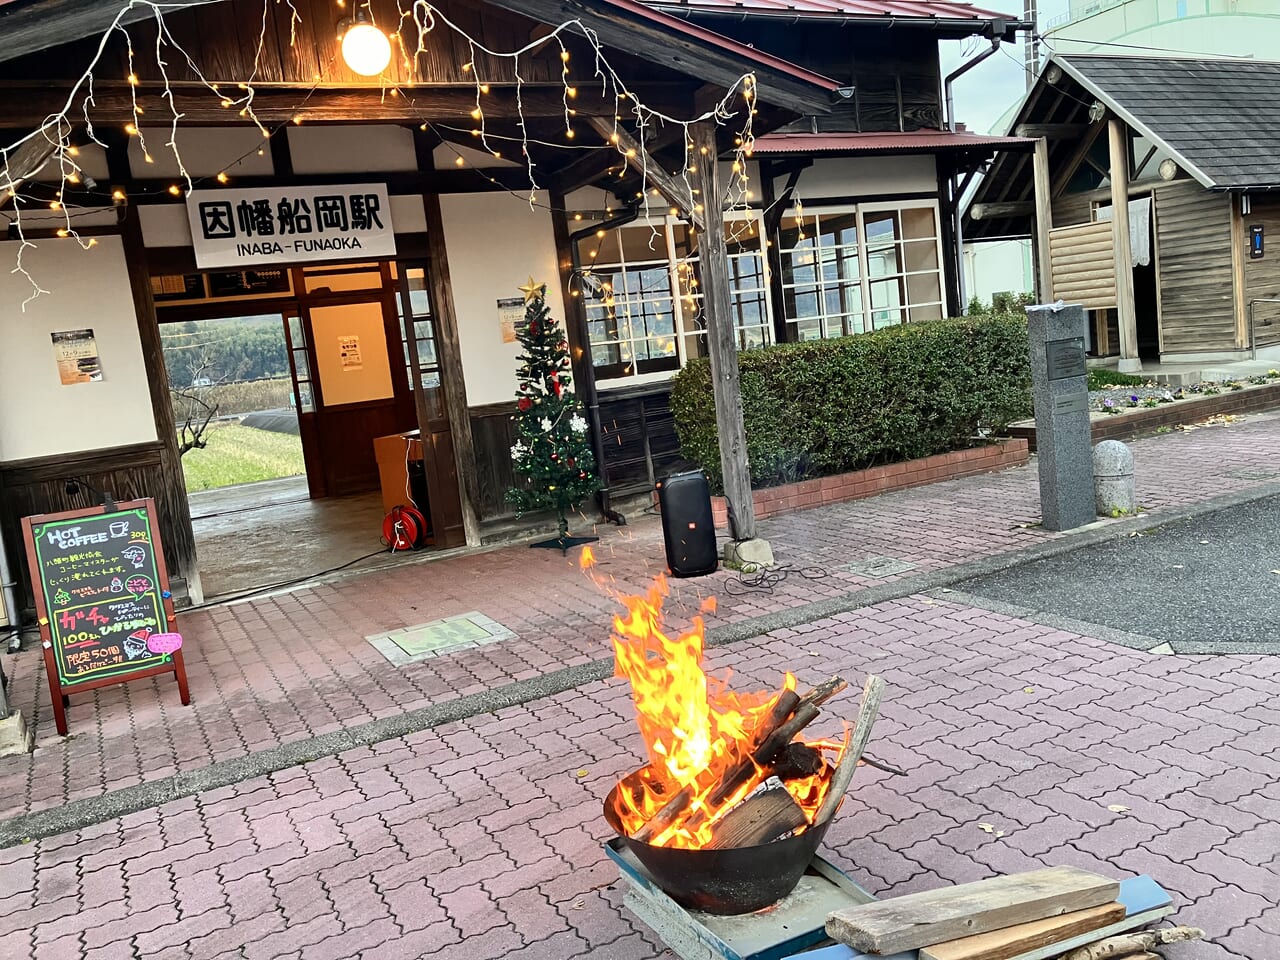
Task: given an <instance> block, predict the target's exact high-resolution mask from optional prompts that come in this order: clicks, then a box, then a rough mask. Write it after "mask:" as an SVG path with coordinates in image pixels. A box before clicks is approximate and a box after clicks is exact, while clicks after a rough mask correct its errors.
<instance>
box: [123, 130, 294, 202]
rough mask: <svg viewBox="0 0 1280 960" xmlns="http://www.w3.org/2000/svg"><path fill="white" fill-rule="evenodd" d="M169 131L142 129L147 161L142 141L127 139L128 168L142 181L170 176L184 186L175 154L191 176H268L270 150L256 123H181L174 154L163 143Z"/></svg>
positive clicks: (165, 142) (169, 133) (170, 132)
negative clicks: (230, 124) (242, 124)
mask: <svg viewBox="0 0 1280 960" xmlns="http://www.w3.org/2000/svg"><path fill="white" fill-rule="evenodd" d="M172 133H173V130H172V128H171V127H169V126H165V125H161V126H156V127H143V128H142V136H143V138H145V140H146V144H147V151H146V153H147V154H150V155H151V162H150V163H147V160H146V154H144V153H143V151H142V141H141V140H139V139H138V138H137V137H130V138H129V169H130V170H131V171H132V172H133V175H134V176H135V177H137V178H139V179H141V180H153V179H156V178H161V177H172V178H174V180H175V181H176V182H179V183H180V185H181V186H182V187H183V188H184V189H185V187H186V182H185V181H183V180H180V177H181V173H182V171H181V170H180V169H179V167H178V157H181V158H182V165H183V166H184V167H186V169H187V173H189V174H191V176H192V177H197V178H198V177H215V176H217V175H218V174H219V173H222V172H226V173H228V174H230V175H231V176H232V177H236V176H241V177H269V176H271V170H272V167H271V150H270V148H269V147H268V146H267V141H266V140H265V139H264V138H263V136H262V131H261V130H259V129H258V128H257V127H255V126H252V125H245V126H236V127H188V126H185V125H183V124H181V123H180V124H178V135H177V137H175V138H174V143H175V144H176V145H177V154H178V156H177V157H175V156H174V150H173V148H172V147H168V146H166V144H167V143H168V142H169V137H170V135H171V134H172ZM259 150H261V151H262V155H261V156H259V154H258V151H259Z"/></svg>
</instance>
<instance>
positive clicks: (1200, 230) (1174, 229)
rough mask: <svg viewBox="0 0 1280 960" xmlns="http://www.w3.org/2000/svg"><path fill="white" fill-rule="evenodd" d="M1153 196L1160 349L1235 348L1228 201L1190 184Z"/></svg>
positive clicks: (1189, 350)
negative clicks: (1161, 339) (1161, 341)
mask: <svg viewBox="0 0 1280 960" xmlns="http://www.w3.org/2000/svg"><path fill="white" fill-rule="evenodd" d="M1154 196H1155V218H1156V250H1157V256H1158V257H1159V262H1160V303H1161V317H1160V327H1161V333H1162V336H1163V349H1164V351H1165V352H1166V353H1199V352H1205V351H1216V350H1234V349H1235V348H1236V317H1235V292H1234V291H1235V288H1234V274H1233V270H1232V263H1231V199H1230V197H1229V196H1228V195H1226V194H1220V193H1209V192H1208V191H1207V190H1205V189H1204V188H1203V187H1201V186H1200V185H1199V184H1198V183H1194V182H1191V181H1186V182H1182V183H1175V184H1170V185H1169V186H1167V187H1160V188H1158V189H1157V190H1155V191H1154Z"/></svg>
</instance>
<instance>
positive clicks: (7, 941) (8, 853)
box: [0, 597, 1280, 960]
mask: <svg viewBox="0 0 1280 960" xmlns="http://www.w3.org/2000/svg"><path fill="white" fill-rule="evenodd" d="M711 656H712V661H713V662H712V666H713V668H714V669H723V668H731V669H732V670H734V671H735V673H736V675H737V681H736V684H737V685H739V686H741V687H744V688H745V687H750V686H756V685H758V686H769V685H772V684H773V683H774V682H776V680H777V677H778V673H779V671H780V670H781V669H783V668H784V667H787V666H791V667H794V668H796V669H797V670H798V672H799V673H800V675H801V680H802V682H808V681H814V680H816V679H819V678H821V677H823V676H825V675H827V674H828V673H830V672H832V671H839V672H842V673H844V674H845V675H847V676H849V677H850V678H853V679H855V682H857V681H858V680H860V679H861V677H862V675H863V674H864V672H866V671H874V672H877V673H879V674H881V675H882V676H884V677H885V679H886V680H887V681H888V684H889V692H888V696H887V698H886V701H885V704H884V707H883V711H882V715H881V719H880V721H879V724H878V725H877V728H876V731H875V738H874V740H873V746H872V751H871V752H872V753H873V755H875V756H878V757H879V758H881V759H883V760H886V761H888V762H890V763H894V764H897V765H899V766H901V767H903V768H904V769H905V770H907V771H908V775H907V776H906V777H902V778H896V777H890V776H888V775H886V774H882V773H879V772H877V771H874V770H872V769H870V768H866V767H864V768H862V769H861V770H860V771H859V773H858V776H857V778H856V779H855V781H854V789H853V795H852V796H851V798H850V800H849V801H847V802H846V804H845V806H844V809H843V810H842V811H841V812H840V813H839V815H838V818H837V820H836V823H835V825H834V826H833V828H832V830H831V832H830V833H829V835H828V838H827V841H826V844H825V853H826V855H827V856H829V857H830V858H831V859H833V860H834V861H835V862H836V863H838V864H839V865H840V866H842V867H843V868H845V869H846V870H848V871H849V872H850V873H851V875H852V876H853V877H854V878H855V879H856V880H858V881H859V882H860V883H862V884H863V885H865V886H866V887H867V888H869V889H870V890H871V891H873V892H874V893H877V894H886V893H889V892H892V893H894V894H901V893H906V892H910V891H915V890H921V889H925V888H928V887H931V886H935V885H938V884H941V883H944V882H956V881H968V880H976V879H980V878H983V877H986V876H990V875H993V874H994V873H997V872H1008V871H1016V870H1023V869H1029V868H1034V867H1037V866H1040V865H1043V864H1073V865H1077V866H1080V867H1084V868H1088V869H1094V870H1098V871H1101V872H1104V873H1107V874H1110V875H1114V876H1117V877H1124V876H1130V875H1133V874H1135V873H1150V874H1151V875H1153V876H1154V877H1155V878H1156V879H1157V880H1158V881H1159V882H1160V883H1162V884H1163V885H1164V886H1165V887H1166V888H1167V889H1169V890H1170V891H1171V892H1173V893H1174V894H1175V900H1176V904H1177V907H1178V912H1177V914H1176V917H1177V919H1178V920H1179V921H1182V922H1187V923H1192V924H1197V925H1199V926H1202V927H1204V928H1205V930H1206V931H1207V932H1208V934H1209V937H1210V938H1211V940H1212V942H1210V943H1204V944H1194V945H1186V946H1179V947H1178V948H1176V950H1177V952H1176V953H1172V952H1171V954H1170V955H1171V956H1172V957H1176V958H1178V960H1238V958H1249V960H1270V958H1273V957H1275V956H1276V954H1277V946H1280V907H1277V905H1276V904H1277V899H1278V898H1280V872H1278V864H1277V860H1276V858H1275V854H1276V849H1277V833H1278V830H1277V826H1276V823H1277V820H1278V819H1280V786H1278V785H1277V783H1278V782H1280V777H1278V774H1280V762H1278V761H1277V760H1276V754H1277V751H1278V748H1280V739H1278V736H1280V735H1278V734H1277V733H1276V731H1277V729H1280V727H1278V726H1277V721H1280V715H1278V713H1280V708H1277V706H1276V704H1277V702H1280V662H1277V661H1276V660H1274V659H1270V658H1262V657H1252V658H1251V657H1214V658H1208V657H1206V658H1198V657H1172V656H1170V657H1158V656H1152V655H1149V654H1144V653H1138V652H1135V651H1131V650H1127V649H1122V648H1118V647H1114V646H1109V645H1107V644H1104V643H1102V642H1100V641H1096V640H1091V639H1087V638H1082V637H1078V636H1074V635H1070V634H1065V633H1061V632H1058V631H1054V630H1052V629H1050V628H1047V627H1041V626H1038V625H1034V624H1029V623H1026V622H1022V621H1019V620H1017V619H1013V618H1009V617H1005V616H1001V615H998V614H994V613H990V612H987V611H983V610H978V609H974V608H969V607H965V606H962V605H959V604H956V603H953V602H950V601H946V600H934V599H929V598H927V597H910V598H907V599H904V600H900V601H890V602H885V603H881V604H879V605H876V606H874V607H870V608H866V609H863V610H860V611H857V612H855V613H849V614H841V615H839V616H837V617H833V618H831V619H828V620H824V621H820V622H816V623H813V624H809V625H806V626H803V627H800V628H795V629H789V630H781V631H777V632H775V633H773V634H770V635H768V636H766V637H762V638H759V639H757V640H752V641H743V642H740V643H737V644H734V645H731V646H728V647H723V648H718V649H716V650H714V651H713V652H712V655H711ZM855 706H856V695H854V694H852V693H850V694H845V695H843V696H842V697H840V698H839V699H837V700H835V701H833V702H832V704H831V708H832V709H831V710H830V711H829V712H830V714H832V715H831V716H829V717H828V718H826V719H824V722H825V724H826V727H825V728H819V729H825V730H827V731H829V732H835V724H836V718H835V714H843V715H845V716H849V715H851V714H852V713H853V711H854V709H855ZM630 713H631V711H630V704H629V701H628V699H627V694H626V690H625V688H623V687H622V686H621V685H620V684H619V683H618V682H616V681H605V682H597V683H591V684H587V685H584V686H583V687H581V688H579V689H575V690H573V691H569V692H567V693H564V694H562V695H559V696H555V697H551V698H548V699H545V700H541V701H537V702H535V703H530V704H527V705H525V706H521V707H514V708H510V709H506V710H503V711H500V712H498V713H496V714H488V715H484V716H477V717H473V718H470V719H468V720H465V721H461V722H456V723H450V724H447V725H444V726H441V727H437V728H435V729H432V730H427V731H422V732H420V733H416V734H413V735H410V736H408V737H405V738H404V739H400V740H394V741H387V742H384V743H382V744H379V745H377V746H375V747H372V748H359V749H355V750H352V751H349V752H347V753H343V754H341V755H339V756H336V757H329V758H325V759H321V760H319V761H316V762H314V763H310V764H307V765H306V766H302V767H296V768H293V769H290V770H288V771H284V772H281V773H279V774H274V775H272V776H269V777H262V778H257V779H253V780H248V781H246V782H243V783H240V784H237V785H235V786H233V787H228V788H223V789H219V790H214V791H210V792H207V793H205V794H203V795H201V796H199V797H195V798H189V799H184V800H180V801H176V802H173V803H169V804H166V805H163V806H161V807H159V808H157V809H148V810H144V811H141V812H139V813H136V814H131V815H129V816H127V817H125V818H123V819H118V820H111V821H108V822H105V823H102V824H99V825H96V826H93V827H90V828H88V829H85V830H83V831H80V832H78V833H69V834H64V835H61V836H56V837H52V838H49V839H43V840H38V841H35V842H33V843H31V844H28V845H23V846H17V847H13V848H10V849H7V850H3V851H0V902H3V903H4V904H5V910H4V911H3V914H2V915H0V956H3V957H6V958H10V957H12V958H14V960H21V958H32V960H53V958H61V957H70V958H93V960H97V958H108V957H119V958H133V957H145V958H148V960H151V958H175V960H176V958H191V960H207V958H214V957H227V958H231V957H236V958H247V960H257V958H263V960H265V958H274V957H280V958H284V957H288V958H305V960H323V958H345V957H352V958H354V957H360V958H368V960H395V958H418V957H426V956H431V957H436V958H440V960H489V958H493V960H497V958H508V960H510V958H526V960H529V958H547V960H568V958H575V957H583V958H586V957H590V958H599V960H647V958H657V957H660V956H663V953H662V947H661V945H660V944H659V943H658V942H657V941H656V940H655V939H654V936H653V934H652V933H651V932H650V931H648V930H647V929H646V928H645V927H644V926H643V925H642V924H640V923H639V922H638V921H636V920H635V919H634V918H633V917H632V916H631V915H630V913H629V912H628V911H627V910H626V909H625V908H624V907H623V906H622V904H621V890H620V889H619V887H618V884H617V880H618V877H617V872H616V869H615V868H614V866H613V864H612V863H611V862H609V861H608V860H606V859H605V857H604V855H603V853H602V851H601V843H602V842H603V840H605V839H606V837H607V834H608V830H607V827H606V826H605V824H604V821H603V819H602V818H601V816H600V803H601V799H602V797H603V796H604V794H605V793H606V792H607V791H608V789H609V787H610V786H611V785H612V783H613V782H614V780H615V779H616V778H617V777H618V776H619V775H620V774H623V773H625V772H627V771H629V770H631V769H632V768H634V767H635V766H636V765H637V764H638V762H639V753H638V748H639V746H640V744H639V736H638V733H637V731H636V728H635V726H634V723H633V722H632V720H631V718H630ZM1113 805H1115V806H1123V807H1126V808H1127V809H1126V810H1122V811H1120V810H1117V811H1112V810H1110V809H1109V807H1110V806H1113ZM982 823H987V824H991V825H992V826H993V827H994V828H995V829H997V830H1000V831H1003V836H1000V837H997V836H995V835H994V834H992V833H988V832H985V831H984V830H983V829H981V828H980V827H979V824H982Z"/></svg>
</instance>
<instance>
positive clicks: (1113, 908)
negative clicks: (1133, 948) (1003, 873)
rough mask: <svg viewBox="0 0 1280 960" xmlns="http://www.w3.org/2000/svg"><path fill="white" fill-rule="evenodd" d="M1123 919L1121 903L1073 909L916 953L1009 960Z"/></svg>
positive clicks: (948, 959)
mask: <svg viewBox="0 0 1280 960" xmlns="http://www.w3.org/2000/svg"><path fill="white" fill-rule="evenodd" d="M1124 918H1125V907H1124V904H1123V903H1108V904H1105V905H1103V906H1101V907H1091V908H1090V909H1088V910H1076V911H1075V912H1073V913H1066V914H1063V915H1062V916H1060V917H1049V918H1048V919H1045V920H1035V921H1033V922H1031V923H1020V924H1018V925H1017V926H1015V927H1005V928H1004V929H1003V930H993V931H991V932H990V933H980V934H978V935H977V936H974V937H964V938H962V939H960V940H948V941H947V942H945V943H938V944H934V945H933V946H929V947H925V948H924V949H923V950H921V951H920V957H919V960H1010V958H1011V957H1017V956H1018V955H1019V954H1022V953H1030V952H1031V951H1032V950H1039V949H1041V948H1043V947H1050V946H1052V945H1053V944H1055V943H1061V942H1062V941H1063V940H1069V939H1070V938H1071V937H1075V936H1079V935H1080V934H1082V933H1091V932H1092V931H1094V930H1099V929H1101V928H1102V927H1109V926H1110V925H1111V924H1113V923H1116V922H1117V921H1120V920H1123V919H1124Z"/></svg>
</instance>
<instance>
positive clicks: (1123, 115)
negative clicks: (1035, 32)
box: [1050, 54, 1227, 190]
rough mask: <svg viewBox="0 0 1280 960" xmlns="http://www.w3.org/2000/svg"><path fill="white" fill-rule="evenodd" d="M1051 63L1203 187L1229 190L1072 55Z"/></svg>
mask: <svg viewBox="0 0 1280 960" xmlns="http://www.w3.org/2000/svg"><path fill="white" fill-rule="evenodd" d="M1117 59H1119V58H1117ZM1128 59H1133V58H1128ZM1050 62H1052V63H1056V64H1058V66H1060V67H1061V68H1062V70H1063V72H1064V73H1066V74H1067V75H1068V76H1070V77H1071V78H1072V79H1073V80H1075V81H1076V82H1077V83H1079V84H1080V86H1082V87H1084V88H1085V89H1086V90H1088V91H1089V92H1090V93H1092V94H1093V95H1094V96H1095V97H1097V98H1098V99H1099V100H1100V101H1101V102H1102V103H1103V105H1104V106H1106V107H1107V108H1109V109H1110V110H1111V111H1112V112H1114V113H1115V114H1116V115H1117V116H1118V117H1120V119H1122V120H1123V121H1124V122H1125V123H1127V124H1129V126H1131V127H1133V129H1135V130H1137V131H1138V132H1139V133H1141V134H1142V135H1143V136H1144V137H1146V138H1147V139H1148V140H1150V141H1151V142H1152V143H1154V144H1156V145H1158V146H1159V147H1161V148H1162V149H1164V150H1165V151H1166V152H1167V153H1169V155H1170V156H1172V157H1175V158H1176V159H1177V161H1178V166H1180V167H1182V168H1183V169H1184V170H1186V171H1187V172H1188V173H1189V174H1191V175H1192V176H1193V177H1195V178H1196V180H1197V181H1199V183H1200V185H1201V186H1202V187H1205V188H1206V189H1209V190H1223V189H1227V187H1226V186H1224V185H1220V184H1219V183H1218V182H1217V181H1215V180H1214V179H1213V177H1211V176H1209V175H1208V174H1207V173H1205V172H1204V171H1203V170H1201V169H1200V168H1199V167H1198V166H1196V165H1195V164H1194V163H1192V162H1191V161H1190V160H1188V159H1187V158H1186V157H1185V156H1184V155H1183V154H1182V152H1181V151H1179V150H1178V149H1177V148H1176V147H1174V146H1173V144H1171V143H1169V142H1168V141H1167V140H1165V139H1164V137H1162V136H1160V135H1159V134H1158V133H1156V131H1155V130H1153V129H1152V128H1151V127H1150V126H1149V125H1148V124H1147V123H1146V121H1144V120H1143V119H1142V118H1141V117H1139V116H1138V115H1137V114H1135V113H1134V112H1133V111H1132V110H1130V109H1128V108H1127V107H1126V106H1124V104H1122V103H1121V102H1120V101H1119V100H1117V99H1116V98H1115V97H1114V96H1112V95H1111V94H1110V93H1108V92H1107V91H1106V90H1104V89H1103V88H1102V87H1100V86H1099V85H1098V84H1097V82H1096V81H1094V80H1092V79H1090V77H1089V75H1088V74H1087V73H1085V72H1084V71H1083V70H1081V69H1080V68H1079V67H1078V66H1076V65H1075V64H1073V63H1072V62H1071V54H1055V55H1054V56H1053V57H1050Z"/></svg>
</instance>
